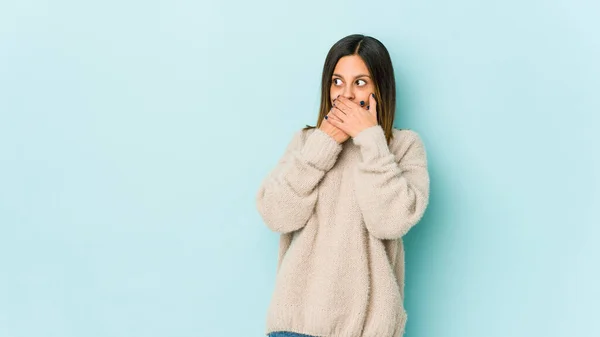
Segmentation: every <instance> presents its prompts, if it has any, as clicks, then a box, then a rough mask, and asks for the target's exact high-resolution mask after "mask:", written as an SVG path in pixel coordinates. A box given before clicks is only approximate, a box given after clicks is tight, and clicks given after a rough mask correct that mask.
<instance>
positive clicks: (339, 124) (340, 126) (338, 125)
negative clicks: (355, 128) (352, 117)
mask: <svg viewBox="0 0 600 337" xmlns="http://www.w3.org/2000/svg"><path fill="white" fill-rule="evenodd" d="M329 123H330V124H331V125H333V126H335V127H336V128H338V129H340V130H342V131H344V132H346V124H344V123H343V122H340V121H337V120H334V119H333V118H329Z"/></svg>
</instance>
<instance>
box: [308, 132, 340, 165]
mask: <svg viewBox="0 0 600 337" xmlns="http://www.w3.org/2000/svg"><path fill="white" fill-rule="evenodd" d="M341 151H342V145H341V144H340V143H338V142H337V141H336V140H335V139H333V137H331V136H330V135H328V134H327V133H326V132H324V131H323V130H321V129H319V128H316V129H315V130H314V132H313V133H312V134H310V136H309V137H308V138H307V139H306V142H305V143H304V146H303V147H302V151H301V153H302V156H303V158H304V159H306V161H308V162H309V163H311V164H312V165H314V166H315V167H316V168H318V169H320V170H322V171H328V170H330V169H331V168H332V167H333V165H334V164H335V161H336V160H337V157H338V155H339V154H340V152H341Z"/></svg>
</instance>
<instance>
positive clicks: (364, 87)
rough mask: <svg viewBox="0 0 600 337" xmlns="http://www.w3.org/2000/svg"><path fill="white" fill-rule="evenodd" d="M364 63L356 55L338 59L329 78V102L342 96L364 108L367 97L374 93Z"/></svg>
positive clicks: (366, 103) (373, 87) (367, 100)
mask: <svg viewBox="0 0 600 337" xmlns="http://www.w3.org/2000/svg"><path fill="white" fill-rule="evenodd" d="M370 75H371V74H369V70H368V69H367V66H366V65H365V62H364V61H363V60H362V59H361V58H360V56H358V55H348V56H344V57H342V58H340V59H339V61H338V63H337V64H336V65H335V69H334V70H333V75H332V76H331V88H330V98H329V99H330V100H331V102H332V104H333V100H334V99H335V98H336V97H337V96H338V95H342V96H345V97H346V98H348V99H349V100H351V101H353V102H355V103H356V104H359V105H360V101H363V102H364V106H365V107H366V106H367V105H368V102H369V95H370V94H371V93H374V92H375V85H374V83H373V80H372V79H371V76H370Z"/></svg>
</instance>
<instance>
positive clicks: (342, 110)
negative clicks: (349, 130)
mask: <svg viewBox="0 0 600 337" xmlns="http://www.w3.org/2000/svg"><path fill="white" fill-rule="evenodd" d="M335 108H337V109H338V110H339V111H341V112H342V113H343V114H344V115H345V114H346V112H345V111H344V109H346V108H345V107H344V105H343V103H341V102H338V101H336V102H335V103H334V104H333V105H332V106H331V109H332V110H333V109H335Z"/></svg>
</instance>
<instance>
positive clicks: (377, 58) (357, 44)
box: [304, 34, 396, 144]
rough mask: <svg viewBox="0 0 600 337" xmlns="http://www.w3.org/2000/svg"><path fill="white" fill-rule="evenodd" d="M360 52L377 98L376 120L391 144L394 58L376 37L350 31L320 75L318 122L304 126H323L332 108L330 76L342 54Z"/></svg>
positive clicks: (333, 51)
mask: <svg viewBox="0 0 600 337" xmlns="http://www.w3.org/2000/svg"><path fill="white" fill-rule="evenodd" d="M349 55H358V56H359V57H360V58H361V59H362V60H363V62H365V64H366V66H367V69H368V70H369V73H370V75H371V78H372V80H373V83H374V86H375V100H376V102H377V122H378V124H379V125H381V127H382V129H383V131H384V132H385V138H386V140H387V142H388V144H389V142H390V140H391V139H392V129H393V124H394V116H395V114H396V80H395V77H394V68H393V66H392V59H391V58H390V54H389V53H388V51H387V49H386V48H385V46H384V45H383V43H381V42H380V41H379V40H377V39H376V38H374V37H370V36H365V35H361V34H353V35H348V36H346V37H344V38H342V39H341V40H339V41H338V42H336V43H335V44H334V45H333V46H332V47H331V49H329V52H328V53H327V57H326V58H325V64H324V65H323V75H322V78H321V105H320V108H319V117H318V119H317V124H316V126H310V125H307V126H306V127H305V128H304V129H312V128H315V127H317V128H318V127H320V126H321V122H322V121H323V119H324V118H325V115H327V113H328V112H329V110H330V109H331V100H330V89H331V81H332V79H331V76H332V75H333V71H334V69H335V66H336V64H337V62H338V61H339V59H340V58H342V57H344V56H349Z"/></svg>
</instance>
